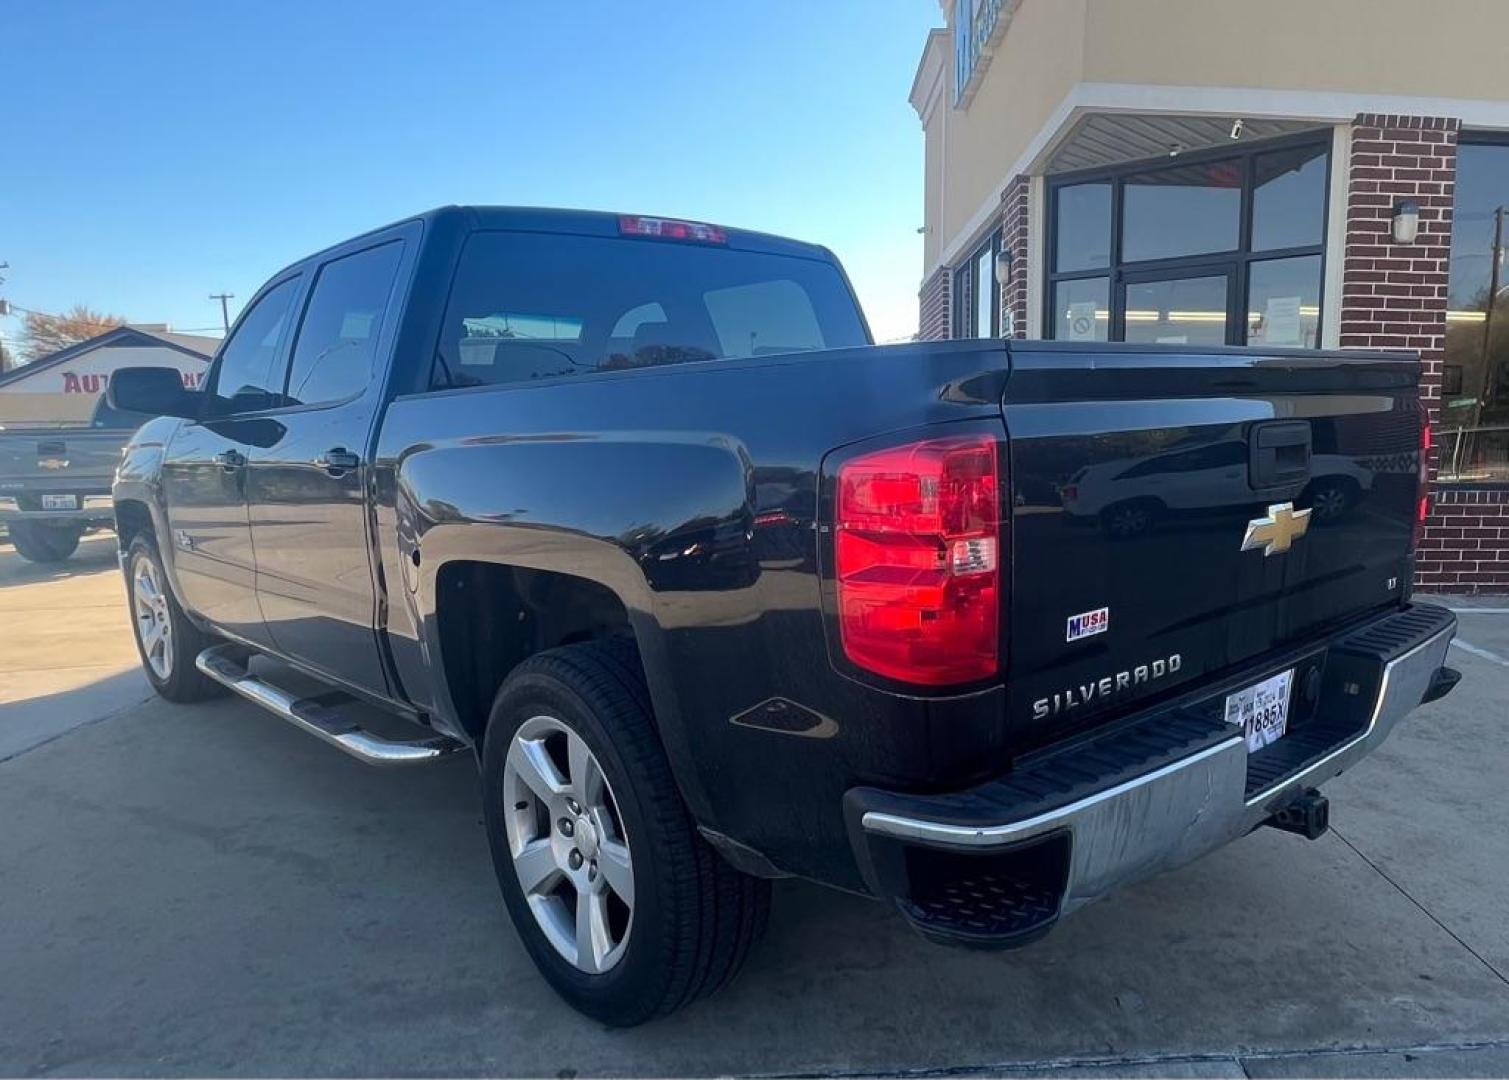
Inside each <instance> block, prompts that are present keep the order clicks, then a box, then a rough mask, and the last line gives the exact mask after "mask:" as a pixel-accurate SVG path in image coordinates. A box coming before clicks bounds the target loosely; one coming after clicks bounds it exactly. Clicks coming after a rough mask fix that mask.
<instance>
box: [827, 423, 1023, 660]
mask: <svg viewBox="0 0 1509 1080" xmlns="http://www.w3.org/2000/svg"><path fill="white" fill-rule="evenodd" d="M996 454H997V443H996V440H995V439H993V438H989V437H984V436H961V437H953V438H940V439H928V440H926V441H924V442H917V443H911V444H908V445H906V446H897V447H893V448H891V449H887V450H879V451H876V452H874V453H870V454H864V455H862V456H860V457H856V458H853V459H851V460H849V461H848V462H846V463H845V464H844V465H843V466H841V467H840V468H839V470H838V498H837V508H836V511H835V526H836V528H835V533H836V539H835V545H834V547H835V550H834V563H835V570H836V576H837V578H838V625H839V631H840V634H841V637H842V640H843V647H844V653H845V655H847V656H848V658H849V659H850V660H851V661H853V662H854V663H855V664H857V665H858V666H859V667H862V668H865V669H866V670H868V671H873V672H875V673H877V674H879V675H884V676H886V677H887V678H891V679H897V680H899V681H902V682H908V683H918V684H922V685H926V686H946V685H950V684H953V683H963V682H971V681H974V680H976V679H983V678H988V677H989V676H991V675H994V674H995V673H996V671H997V670H998V669H999V666H1000V649H999V638H1000V594H1001V551H1000V539H1001V538H1000V531H1001V493H1000V484H999V478H998V472H997V466H996Z"/></svg>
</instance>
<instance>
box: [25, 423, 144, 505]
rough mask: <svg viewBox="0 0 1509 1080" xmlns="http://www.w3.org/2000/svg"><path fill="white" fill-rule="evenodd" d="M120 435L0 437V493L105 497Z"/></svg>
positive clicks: (28, 432)
mask: <svg viewBox="0 0 1509 1080" xmlns="http://www.w3.org/2000/svg"><path fill="white" fill-rule="evenodd" d="M130 437H131V432H130V431H126V430H122V429H101V430H94V429H90V428H32V429H21V430H14V429H13V430H10V431H5V432H0V490H5V491H11V492H14V491H30V492H44V491H60V492H63V491H83V490H88V491H108V490H109V488H110V480H111V477H112V476H114V474H115V466H116V463H117V462H119V461H120V452H121V447H122V446H124V445H125V443H126V440H127V439H129V438H130Z"/></svg>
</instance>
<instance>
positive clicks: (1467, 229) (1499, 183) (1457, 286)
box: [1437, 135, 1509, 484]
mask: <svg viewBox="0 0 1509 1080" xmlns="http://www.w3.org/2000/svg"><path fill="white" fill-rule="evenodd" d="M1506 208H1509V145H1506V144H1504V143H1496V142H1480V141H1473V140H1472V137H1471V136H1468V135H1464V136H1463V137H1462V145H1461V146H1459V147H1458V149H1457V190H1456V209H1455V211H1454V212H1453V216H1452V230H1451V280H1450V285H1449V288H1448V296H1447V305H1446V306H1447V312H1446V356H1445V362H1444V365H1443V370H1442V401H1441V406H1442V408H1441V412H1442V417H1441V431H1440V435H1439V438H1438V440H1437V441H1438V444H1439V446H1440V478H1441V479H1442V480H1453V481H1458V482H1463V483H1490V484H1503V483H1509V303H1506V301H1505V296H1504V294H1505V292H1506V289H1505V285H1506V283H1509V272H1506V268H1505V260H1504V250H1505V248H1506V247H1509V214H1506ZM1501 217H1505V218H1506V220H1504V221H1503V222H1502V223H1501V221H1500V219H1501ZM1496 240H1497V243H1496Z"/></svg>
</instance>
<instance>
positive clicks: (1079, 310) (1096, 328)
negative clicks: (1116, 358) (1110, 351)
mask: <svg viewBox="0 0 1509 1080" xmlns="http://www.w3.org/2000/svg"><path fill="white" fill-rule="evenodd" d="M1053 294H1054V295H1053V336H1054V337H1056V338H1058V339H1059V340H1060V341H1106V340H1108V338H1109V336H1110V330H1111V279H1110V278H1105V277H1092V278H1073V279H1070V280H1069V281H1060V282H1059V283H1058V284H1057V285H1055V286H1054V288H1053Z"/></svg>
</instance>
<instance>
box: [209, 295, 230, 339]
mask: <svg viewBox="0 0 1509 1080" xmlns="http://www.w3.org/2000/svg"><path fill="white" fill-rule="evenodd" d="M235 298H236V294H235V293H229V292H217V293H210V299H211V300H219V301H220V321H221V322H222V323H224V324H225V332H226V333H227V334H229V333H230V332H231V312H230V308H228V307H226V306H225V302H226V301H227V300H234V299H235Z"/></svg>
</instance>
